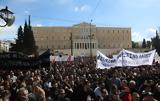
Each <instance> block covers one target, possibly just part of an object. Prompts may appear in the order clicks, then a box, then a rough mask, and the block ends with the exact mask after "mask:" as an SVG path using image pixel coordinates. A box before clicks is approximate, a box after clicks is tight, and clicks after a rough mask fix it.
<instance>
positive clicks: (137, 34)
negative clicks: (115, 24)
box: [132, 32, 143, 42]
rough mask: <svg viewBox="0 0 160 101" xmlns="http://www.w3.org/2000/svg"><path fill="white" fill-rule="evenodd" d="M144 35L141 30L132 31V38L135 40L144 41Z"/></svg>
mask: <svg viewBox="0 0 160 101" xmlns="http://www.w3.org/2000/svg"><path fill="white" fill-rule="evenodd" d="M142 39H143V36H142V34H141V33H140V32H132V40H133V41H135V42H139V41H142Z"/></svg>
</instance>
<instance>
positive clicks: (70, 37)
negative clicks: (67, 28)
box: [70, 33, 73, 55]
mask: <svg viewBox="0 0 160 101" xmlns="http://www.w3.org/2000/svg"><path fill="white" fill-rule="evenodd" d="M70 40H71V55H73V39H72V33H71V36H70Z"/></svg>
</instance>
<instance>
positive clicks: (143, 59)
mask: <svg viewBox="0 0 160 101" xmlns="http://www.w3.org/2000/svg"><path fill="white" fill-rule="evenodd" d="M122 54H123V55H121V56H123V57H121V59H122V66H140V65H152V63H153V59H154V55H155V50H153V51H150V52H144V53H134V52H131V51H128V50H123V53H122Z"/></svg>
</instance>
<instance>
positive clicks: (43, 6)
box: [0, 0, 160, 42]
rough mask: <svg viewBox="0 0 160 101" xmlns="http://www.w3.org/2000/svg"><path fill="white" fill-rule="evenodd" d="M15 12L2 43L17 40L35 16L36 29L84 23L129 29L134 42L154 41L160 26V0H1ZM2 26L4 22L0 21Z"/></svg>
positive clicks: (2, 5)
mask: <svg viewBox="0 0 160 101" xmlns="http://www.w3.org/2000/svg"><path fill="white" fill-rule="evenodd" d="M6 5H7V6H8V8H9V10H11V11H12V12H14V15H15V18H16V19H15V22H14V24H13V25H12V26H11V27H3V28H2V27H0V40H14V39H15V38H16V34H17V28H18V27H19V26H20V25H22V26H23V25H24V22H25V20H26V19H27V17H28V15H31V24H32V26H72V25H73V24H78V23H80V22H88V23H90V21H91V20H92V23H93V24H95V25H96V26H103V27H129V28H131V35H132V40H133V41H136V42H139V41H142V40H143V38H145V39H146V40H150V39H151V37H154V36H155V32H156V30H158V29H159V26H160V13H159V11H160V0H0V9H2V8H5V6H6ZM0 23H1V22H0Z"/></svg>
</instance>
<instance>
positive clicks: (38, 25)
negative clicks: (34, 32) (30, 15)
mask: <svg viewBox="0 0 160 101" xmlns="http://www.w3.org/2000/svg"><path fill="white" fill-rule="evenodd" d="M35 26H37V27H42V26H43V25H42V24H36V25H35Z"/></svg>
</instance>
